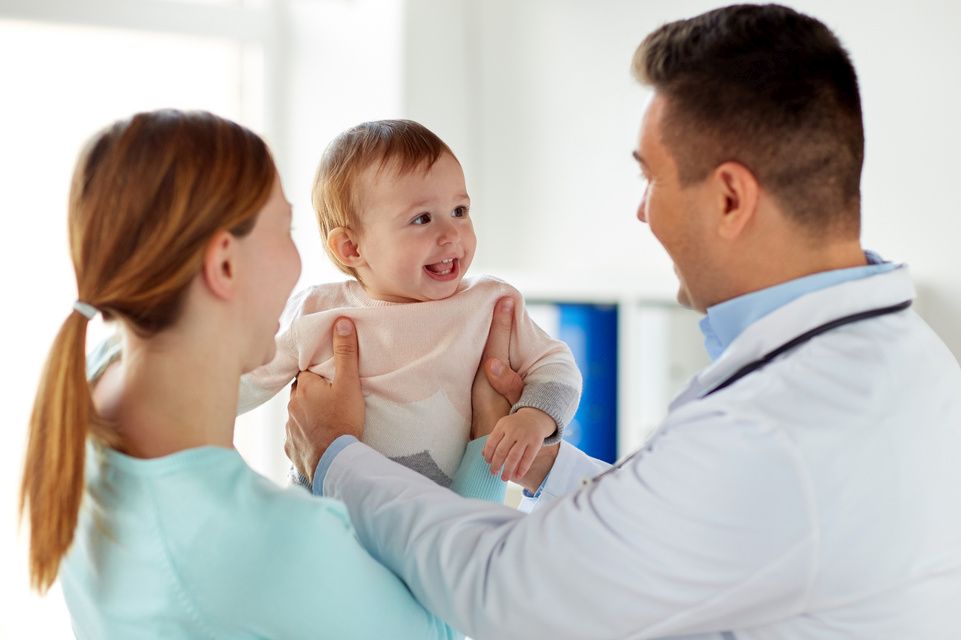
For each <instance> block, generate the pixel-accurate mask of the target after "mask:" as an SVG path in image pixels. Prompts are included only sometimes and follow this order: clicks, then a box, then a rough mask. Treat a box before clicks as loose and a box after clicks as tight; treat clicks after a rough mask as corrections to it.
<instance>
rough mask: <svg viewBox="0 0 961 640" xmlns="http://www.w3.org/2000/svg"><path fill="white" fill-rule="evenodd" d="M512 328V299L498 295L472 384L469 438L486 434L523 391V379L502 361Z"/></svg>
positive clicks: (506, 356) (506, 360)
mask: <svg viewBox="0 0 961 640" xmlns="http://www.w3.org/2000/svg"><path fill="white" fill-rule="evenodd" d="M513 328H514V300H513V299H512V298H501V299H500V300H498V301H497V304H495V305H494V314H493V317H492V318H491V328H490V332H489V333H488V335H487V344H486V345H485V346H484V353H483V354H482V355H481V361H480V366H479V367H478V368H477V374H476V375H475V376H474V385H473V387H471V438H472V439H476V438H480V437H483V436H486V435H489V434H490V433H491V432H492V431H493V430H494V426H495V425H496V424H497V421H498V420H500V419H501V418H503V417H504V416H506V415H507V414H508V413H510V410H511V406H512V405H513V404H514V403H515V402H517V401H518V400H519V399H520V397H521V392H522V391H524V381H523V380H521V377H520V376H519V375H517V372H515V371H514V370H512V369H511V368H510V367H509V366H508V365H506V364H505V363H509V362H510V344H511V331H512V330H513Z"/></svg>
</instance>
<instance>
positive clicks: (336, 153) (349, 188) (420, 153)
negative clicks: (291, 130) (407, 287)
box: [311, 120, 454, 279]
mask: <svg viewBox="0 0 961 640" xmlns="http://www.w3.org/2000/svg"><path fill="white" fill-rule="evenodd" d="M444 153H449V154H450V155H451V157H454V154H453V152H452V151H451V150H450V147H448V146H447V145H446V144H444V141H443V140H441V139H440V138H439V137H437V134H435V133H434V132H433V131H431V130H430V129H428V128H427V127H425V126H424V125H422V124H420V123H417V122H414V121H412V120H374V121H372V122H364V123H361V124H359V125H357V126H355V127H351V128H350V129H347V130H346V131H344V132H343V133H341V134H340V135H338V136H337V137H336V138H334V139H333V140H332V141H331V143H330V144H329V145H327V149H326V150H325V151H324V156H323V158H321V160H320V166H319V167H318V168H317V175H316V176H315V178H314V188H313V193H312V197H311V201H312V202H313V205H314V211H315V212H316V213H317V223H318V224H319V225H320V236H321V240H322V241H323V244H324V249H325V250H326V251H327V255H328V256H330V259H331V260H332V261H333V262H334V264H335V265H337V268H338V269H340V270H341V271H343V272H344V273H346V274H347V275H350V276H353V277H354V278H357V277H358V276H357V271H356V270H355V269H353V268H352V267H348V266H346V265H344V264H343V263H341V262H340V260H338V259H337V256H335V255H334V254H333V253H332V252H331V250H330V247H329V246H328V245H327V236H328V234H329V233H330V232H331V230H332V229H336V228H337V227H347V228H351V229H355V230H356V229H358V228H359V227H360V225H361V219H360V211H359V206H360V199H359V197H358V193H357V191H358V185H357V181H358V179H359V177H360V174H361V173H363V171H364V170H365V169H367V168H368V167H370V166H371V165H373V164H374V163H378V164H379V168H380V169H383V168H384V167H385V166H386V165H388V164H390V165H392V166H393V168H394V169H395V170H396V171H397V172H398V173H400V174H406V173H409V172H412V171H414V170H417V169H421V170H423V171H428V170H429V169H430V168H431V167H432V166H433V165H434V163H435V162H437V159H438V158H439V157H440V156H441V155H442V154H444ZM358 279H359V278H358Z"/></svg>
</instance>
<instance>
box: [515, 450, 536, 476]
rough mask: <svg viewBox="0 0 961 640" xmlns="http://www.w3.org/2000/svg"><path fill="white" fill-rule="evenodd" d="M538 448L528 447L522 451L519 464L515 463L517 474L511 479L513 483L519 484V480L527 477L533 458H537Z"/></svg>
mask: <svg viewBox="0 0 961 640" xmlns="http://www.w3.org/2000/svg"><path fill="white" fill-rule="evenodd" d="M539 450H540V447H536V446H535V447H532V446H528V447H526V448H525V449H524V455H523V456H521V460H520V462H518V463H517V472H516V473H515V474H514V477H513V478H512V479H513V480H514V481H515V482H519V481H520V479H521V478H523V477H524V476H526V475H527V472H528V471H530V470H531V465H532V464H534V458H535V457H537V452H538V451H539Z"/></svg>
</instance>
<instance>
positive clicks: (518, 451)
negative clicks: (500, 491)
mask: <svg viewBox="0 0 961 640" xmlns="http://www.w3.org/2000/svg"><path fill="white" fill-rule="evenodd" d="M529 448H530V447H528V446H527V445H526V444H524V443H523V442H515V443H514V446H513V447H511V450H510V453H508V454H507V459H506V460H505V461H504V470H503V472H502V473H501V480H505V481H506V480H512V479H514V478H516V477H518V475H520V474H517V473H516V472H517V463H518V462H520V461H521V459H522V458H523V457H524V452H525V451H527V450H528V449H529Z"/></svg>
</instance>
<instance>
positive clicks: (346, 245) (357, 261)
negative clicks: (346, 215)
mask: <svg viewBox="0 0 961 640" xmlns="http://www.w3.org/2000/svg"><path fill="white" fill-rule="evenodd" d="M327 248H328V249H329V250H330V253H331V255H332V256H334V257H335V258H336V259H337V261H338V262H340V263H341V264H342V265H344V266H345V267H353V268H354V269H356V268H357V267H362V266H364V265H366V264H367V261H366V260H364V259H363V258H362V257H361V256H360V248H359V247H358V246H357V233H356V232H355V231H354V230H353V229H351V228H350V227H337V228H336V229H331V230H330V233H328V234H327Z"/></svg>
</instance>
